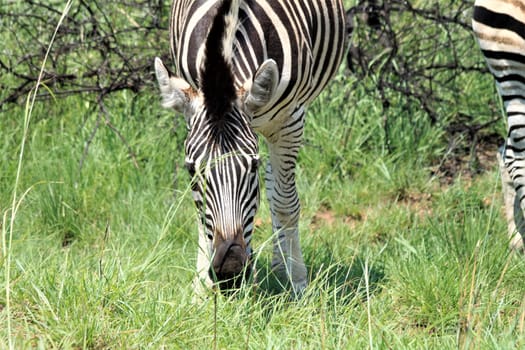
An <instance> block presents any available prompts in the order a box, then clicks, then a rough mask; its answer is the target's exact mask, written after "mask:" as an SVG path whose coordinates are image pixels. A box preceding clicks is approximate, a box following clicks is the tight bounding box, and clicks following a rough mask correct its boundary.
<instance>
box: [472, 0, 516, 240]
mask: <svg viewBox="0 0 525 350" xmlns="http://www.w3.org/2000/svg"><path fill="white" fill-rule="evenodd" d="M472 26H473V29H474V33H475V35H476V37H477V39H478V42H479V46H480V47H481V50H482V52H483V55H484V56H485V59H486V61H487V64H488V67H489V69H490V71H491V72H492V74H493V75H494V77H495V79H496V85H497V88H498V92H499V94H500V95H501V98H502V100H503V103H504V105H505V109H506V113H507V119H508V126H507V141H506V143H505V145H504V146H503V148H502V153H501V156H502V159H501V161H500V169H501V173H502V180H503V193H504V198H505V207H506V214H507V221H508V223H509V235H510V245H511V247H512V248H514V249H519V250H522V249H523V239H524V234H525V221H524V219H523V211H524V210H525V2H524V1H521V0H477V1H476V2H475V4H474V16H473V20H472Z"/></svg>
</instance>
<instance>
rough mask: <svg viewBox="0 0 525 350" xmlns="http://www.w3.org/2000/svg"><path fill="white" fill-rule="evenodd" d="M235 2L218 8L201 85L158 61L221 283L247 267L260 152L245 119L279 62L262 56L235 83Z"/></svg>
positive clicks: (263, 99) (231, 284) (213, 273)
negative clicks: (180, 119)
mask: <svg viewBox="0 0 525 350" xmlns="http://www.w3.org/2000/svg"><path fill="white" fill-rule="evenodd" d="M238 3H239V2H238V1H233V4H232V1H229V0H226V1H223V2H222V3H221V5H220V6H219V8H218V11H217V14H216V15H215V17H214V20H213V23H212V25H211V29H210V31H209V33H208V36H207V39H206V42H205V46H204V48H205V49H204V52H205V55H204V59H203V63H202V64H201V68H200V71H199V76H198V81H199V85H200V86H198V87H193V86H191V85H190V84H189V83H188V82H187V81H186V80H185V79H183V78H180V77H175V76H173V74H171V73H170V72H169V71H168V69H167V68H166V67H165V66H164V64H163V63H162V61H161V60H160V59H159V58H156V59H155V73H156V76H157V80H158V83H159V86H160V91H161V95H162V98H163V106H164V107H168V108H174V109H175V110H176V111H178V112H181V113H183V114H184V116H185V118H186V123H187V127H188V134H187V138H186V141H185V155H186V167H187V169H188V171H189V173H190V175H191V176H192V178H193V182H192V184H193V185H192V190H193V198H194V201H195V204H196V206H197V209H198V211H199V215H200V219H201V220H200V232H201V238H200V239H201V240H206V246H207V247H206V248H207V250H208V254H209V256H210V257H211V261H210V267H209V275H210V278H212V279H213V280H215V281H216V282H218V284H219V287H220V288H221V289H231V288H236V287H239V285H240V283H241V282H242V280H243V278H245V277H247V275H249V274H250V272H251V248H250V240H251V234H252V231H253V228H254V216H255V213H256V211H257V207H258V204H259V181H258V164H259V150H258V141H257V136H256V134H255V133H254V131H253V130H252V128H251V126H250V124H251V119H252V116H253V114H254V113H256V112H257V111H259V110H260V109H262V108H264V107H265V106H266V105H267V104H268V103H269V102H270V100H271V99H272V97H273V95H274V92H275V90H276V86H277V83H278V70H277V65H276V63H275V61H273V60H267V61H265V62H263V63H262V64H261V66H260V67H259V68H258V69H257V71H256V73H255V74H254V75H253V78H252V80H251V81H250V82H249V84H245V85H244V86H243V87H242V88H236V87H235V84H234V76H233V70H232V57H231V55H232V52H233V48H232V47H233V38H234V35H235V28H236V26H237V23H236V21H237V19H236V18H237V17H236V12H238V6H239V4H238ZM201 249H202V246H201Z"/></svg>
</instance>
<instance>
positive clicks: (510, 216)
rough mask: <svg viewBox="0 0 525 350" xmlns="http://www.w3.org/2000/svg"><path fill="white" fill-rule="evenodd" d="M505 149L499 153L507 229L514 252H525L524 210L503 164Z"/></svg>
mask: <svg viewBox="0 0 525 350" xmlns="http://www.w3.org/2000/svg"><path fill="white" fill-rule="evenodd" d="M502 153H503V149H500V152H498V164H499V171H500V174H501V188H502V191H503V201H504V204H505V216H506V218H507V228H508V233H509V239H510V241H509V246H510V248H511V249H513V250H517V251H523V250H524V247H523V240H524V238H525V219H524V217H523V210H521V207H520V201H519V197H518V196H516V190H514V184H513V182H512V179H511V178H510V175H509V172H508V171H507V167H506V166H505V163H504V162H503V157H502Z"/></svg>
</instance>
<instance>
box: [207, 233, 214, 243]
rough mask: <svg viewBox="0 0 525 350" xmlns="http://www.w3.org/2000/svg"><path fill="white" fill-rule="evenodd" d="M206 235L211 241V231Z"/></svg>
mask: <svg viewBox="0 0 525 350" xmlns="http://www.w3.org/2000/svg"><path fill="white" fill-rule="evenodd" d="M206 236H207V237H208V239H209V240H210V241H213V235H212V234H211V233H208V234H207V235H206Z"/></svg>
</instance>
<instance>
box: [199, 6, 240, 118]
mask: <svg viewBox="0 0 525 350" xmlns="http://www.w3.org/2000/svg"><path fill="white" fill-rule="evenodd" d="M239 6H240V0H223V1H222V2H221V4H220V5H219V7H218V10H217V13H216V15H215V18H214V19H213V23H212V25H211V28H210V31H209V33H208V37H207V38H206V43H205V55H204V63H203V65H202V67H201V69H200V85H201V90H202V94H203V96H204V105H205V106H206V109H207V111H208V114H209V115H210V117H211V118H213V119H214V120H215V121H217V122H218V121H220V120H221V117H222V116H223V115H224V114H226V113H228V112H229V111H231V109H232V104H233V102H234V101H235V99H236V91H235V85H234V77H233V72H232V56H233V40H234V38H235V33H236V31H237V25H238V13H239Z"/></svg>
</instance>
